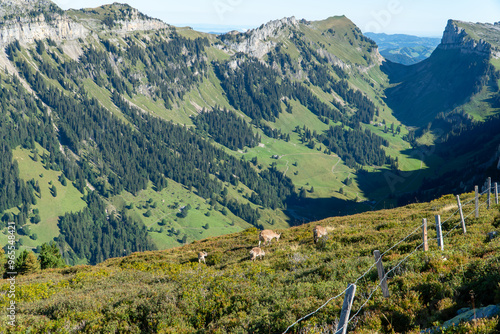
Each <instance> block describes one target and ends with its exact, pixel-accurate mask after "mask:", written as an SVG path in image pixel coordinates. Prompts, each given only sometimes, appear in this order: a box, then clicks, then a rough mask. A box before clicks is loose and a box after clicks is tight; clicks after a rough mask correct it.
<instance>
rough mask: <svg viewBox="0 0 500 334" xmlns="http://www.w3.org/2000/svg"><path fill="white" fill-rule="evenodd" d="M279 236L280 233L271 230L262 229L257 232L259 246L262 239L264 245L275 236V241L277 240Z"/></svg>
mask: <svg viewBox="0 0 500 334" xmlns="http://www.w3.org/2000/svg"><path fill="white" fill-rule="evenodd" d="M280 237H281V233H280V234H278V233H274V232H273V231H271V230H262V231H260V233H259V247H260V243H261V241H264V245H266V244H270V243H271V240H273V239H274V238H276V241H279V240H280Z"/></svg>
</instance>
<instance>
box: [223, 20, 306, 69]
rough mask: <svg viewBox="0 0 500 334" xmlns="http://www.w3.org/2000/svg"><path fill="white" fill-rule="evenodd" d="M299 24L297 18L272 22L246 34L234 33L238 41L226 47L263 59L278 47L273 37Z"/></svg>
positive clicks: (231, 41) (230, 41) (228, 43)
mask: <svg viewBox="0 0 500 334" xmlns="http://www.w3.org/2000/svg"><path fill="white" fill-rule="evenodd" d="M298 24H299V21H298V20H297V19H296V18H295V17H289V18H284V19H281V20H275V21H270V22H268V23H266V24H265V25H262V26H261V27H259V28H257V29H252V30H250V31H247V32H246V33H236V32H232V33H230V34H232V35H234V36H235V37H236V38H235V40H236V41H233V40H228V41H226V45H227V46H228V47H229V48H230V49H232V50H234V51H236V52H243V53H246V54H249V55H251V56H254V57H257V58H259V59H261V58H262V57H263V56H264V55H265V54H267V53H268V52H269V51H270V50H271V49H272V48H274V47H276V42H274V41H272V40H270V38H271V37H276V36H278V35H279V34H280V32H282V31H283V30H284V29H285V28H286V27H289V26H297V25H298Z"/></svg>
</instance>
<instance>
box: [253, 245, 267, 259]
mask: <svg viewBox="0 0 500 334" xmlns="http://www.w3.org/2000/svg"><path fill="white" fill-rule="evenodd" d="M250 255H252V261H255V259H256V258H257V257H258V256H260V258H261V259H262V257H263V256H264V255H266V253H264V251H263V250H262V249H260V248H259V247H254V248H252V250H251V251H250Z"/></svg>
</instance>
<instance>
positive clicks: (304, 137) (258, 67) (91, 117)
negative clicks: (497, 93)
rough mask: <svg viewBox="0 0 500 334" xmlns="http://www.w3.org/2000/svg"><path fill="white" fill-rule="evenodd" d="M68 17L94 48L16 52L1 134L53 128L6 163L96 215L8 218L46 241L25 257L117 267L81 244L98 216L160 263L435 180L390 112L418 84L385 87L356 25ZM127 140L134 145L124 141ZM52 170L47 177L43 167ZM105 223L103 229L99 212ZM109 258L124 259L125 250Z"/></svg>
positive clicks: (52, 45)
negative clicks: (45, 248) (191, 248)
mask: <svg viewBox="0 0 500 334" xmlns="http://www.w3.org/2000/svg"><path fill="white" fill-rule="evenodd" d="M54 15H59V14H54ZM60 16H61V17H63V18H64V19H67V20H69V21H71V22H77V23H78V24H81V25H82V26H84V27H85V29H87V30H88V31H89V33H88V34H87V35H86V36H84V37H82V38H80V39H78V38H77V39H76V40H73V39H72V40H70V39H65V38H60V39H57V40H53V39H52V38H50V39H35V38H33V39H31V38H30V39H26V40H25V42H26V43H19V41H17V42H16V41H14V42H11V43H9V44H8V45H7V47H6V49H5V51H6V53H5V62H6V64H7V65H8V66H10V67H9V68H10V69H11V70H12V72H15V73H16V74H17V75H18V76H19V78H21V83H23V84H25V86H26V87H27V92H24V91H22V90H20V87H19V85H18V82H17V76H16V79H14V78H11V77H10V76H7V75H6V76H5V77H3V78H2V79H1V80H3V81H2V82H4V86H5V87H6V92H9V93H8V94H7V93H6V94H7V95H6V98H5V101H8V102H5V103H4V104H5V106H4V109H3V117H4V118H5V122H4V123H3V125H2V126H3V127H4V131H6V132H7V133H9V134H10V133H12V132H11V131H12V129H13V128H15V126H14V125H16V126H21V127H22V128H29V127H30V126H32V125H29V124H35V123H37V122H39V123H43V124H44V128H46V129H49V130H47V131H48V133H46V134H44V135H41V134H39V133H38V132H36V131H35V132H33V134H31V133H29V132H28V133H25V132H23V136H25V135H26V136H25V137H22V140H21V139H19V138H18V137H16V136H13V135H9V136H13V137H12V138H13V140H12V143H11V144H9V145H12V146H11V147H9V150H13V151H15V152H16V154H15V155H14V157H15V162H16V163H18V164H19V165H21V166H22V170H23V171H24V172H23V174H22V177H17V176H14V177H13V178H14V179H15V180H18V181H19V182H21V180H19V178H21V179H22V181H24V182H25V183H26V187H27V188H26V189H27V190H26V191H27V192H29V191H30V190H29V189H31V188H33V191H34V192H33V194H37V195H38V196H42V195H41V192H39V191H36V190H35V188H36V189H39V190H40V189H43V191H45V188H44V187H41V188H40V187H35V186H36V183H37V182H38V183H40V182H52V184H51V189H52V186H54V187H55V185H57V186H58V187H64V185H62V182H61V181H60V180H58V178H62V176H61V175H59V176H57V177H56V176H55V175H54V174H51V178H50V180H47V178H46V177H45V175H44V174H45V173H43V171H40V172H39V173H30V172H29V170H30V169H32V170H40V167H42V168H48V169H49V170H53V171H57V172H61V173H62V175H64V178H63V179H68V180H70V181H71V182H72V184H73V185H74V187H75V189H78V190H79V191H80V193H81V195H82V196H81V198H76V199H75V203H76V202H79V203H81V200H82V199H84V200H85V203H86V204H87V207H86V209H87V208H88V210H90V212H89V211H79V213H73V214H72V213H71V211H72V208H70V207H69V206H67V207H65V210H67V211H64V212H62V213H61V212H57V215H55V216H54V215H52V214H51V213H48V212H47V211H44V210H41V211H40V212H41V216H40V217H36V214H34V213H33V210H35V209H39V208H40V206H43V205H44V204H43V203H44V202H46V201H47V198H46V197H44V198H38V200H36V199H30V200H31V202H32V203H31V204H30V203H24V205H22V204H16V206H9V207H5V208H3V209H4V211H7V212H6V213H4V215H6V217H9V215H11V214H12V215H14V218H15V219H16V220H17V221H19V222H20V224H22V223H23V222H24V223H25V225H26V226H27V228H29V229H31V230H32V231H34V233H37V234H40V235H41V236H42V237H40V239H38V240H39V241H36V240H32V239H31V238H30V239H28V237H29V235H26V236H23V237H22V239H23V242H25V245H26V246H27V247H36V246H38V245H40V244H41V243H42V242H46V241H50V240H52V239H54V238H55V240H56V241H57V242H59V246H60V247H61V249H64V250H65V252H64V256H65V258H66V259H67V260H68V261H72V263H80V261H83V263H85V261H88V260H89V259H92V260H91V261H93V262H94V261H96V259H102V258H106V256H109V254H111V253H109V252H108V250H107V249H106V250H103V249H102V247H101V248H99V246H97V245H96V242H94V241H93V240H90V239H91V238H88V239H89V243H90V244H91V246H92V247H94V248H92V249H93V250H92V251H85V248H84V247H83V246H82V245H81V244H80V243H79V242H78V239H77V238H74V234H78V233H83V232H82V231H83V230H80V228H81V227H82V226H87V227H88V228H93V229H96V231H95V233H96V235H100V234H102V233H104V235H106V233H107V231H103V230H102V229H99V227H98V226H96V225H92V224H91V222H90V220H89V217H90V215H91V214H93V215H95V217H96V221H97V220H98V221H102V222H103V223H104V220H106V217H113V219H114V220H111V221H112V222H113V224H115V226H114V227H113V228H116V229H120V228H121V226H122V225H121V224H123V223H124V222H129V221H134V222H136V223H137V225H136V226H137V229H138V235H141V237H144V238H145V240H147V239H148V238H149V237H150V238H153V239H154V241H155V242H156V243H157V245H158V247H159V248H169V247H174V246H178V245H180V244H183V243H186V242H191V241H194V240H198V239H200V238H202V237H206V236H214V235H217V234H223V233H229V232H234V231H238V230H241V229H244V228H248V227H249V226H257V227H259V228H261V229H262V228H273V227H287V226H291V225H295V224H300V223H302V222H305V221H310V220H316V219H320V218H324V217H328V216H331V215H333V214H335V215H345V214H347V213H353V212H359V211H366V210H371V209H374V208H376V207H386V206H387V207H390V206H393V205H396V204H397V203H398V198H399V197H400V196H401V195H404V194H405V193H408V192H410V193H411V192H413V191H418V190H419V186H420V185H421V184H422V182H424V180H425V177H428V176H430V175H433V173H434V171H435V170H438V171H439V170H440V169H439V168H438V167H435V165H433V168H432V169H431V168H427V167H429V166H430V163H429V165H427V164H428V162H427V161H424V159H423V158H422V159H418V158H415V157H419V156H420V151H421V150H422V148H421V147H420V146H419V145H420V144H419V141H420V142H422V141H423V140H424V139H425V138H426V137H425V135H422V136H421V134H419V133H418V136H417V137H419V138H416V139H415V138H413V137H411V134H412V132H411V131H410V130H411V129H408V128H407V127H406V126H404V125H403V124H401V123H400V121H399V120H398V118H399V117H400V116H399V114H398V112H399V110H397V108H394V110H391V108H390V105H387V104H386V102H385V101H384V96H385V94H388V93H391V91H390V89H393V88H396V89H401V88H404V84H403V85H399V86H395V85H393V86H391V83H390V82H389V78H390V79H391V80H394V78H395V77H394V74H397V75H400V77H402V78H403V79H404V78H408V77H409V76H411V75H413V74H412V73H408V72H405V71H406V70H407V69H405V68H404V67H397V66H394V67H393V68H389V70H392V73H389V72H391V71H389V72H387V73H389V77H388V76H387V73H384V72H383V71H382V69H387V68H385V67H384V66H382V67H381V66H380V64H381V62H382V59H381V56H380V54H379V53H378V51H377V46H376V44H375V43H374V42H373V41H372V40H370V39H369V38H367V37H366V36H364V35H363V34H362V33H361V31H360V30H359V28H357V27H356V26H355V25H354V24H353V23H352V21H350V20H349V19H347V18H346V17H345V16H337V17H330V18H328V19H325V20H322V21H313V22H309V21H305V20H297V19H294V18H285V19H282V20H276V21H272V22H270V23H268V24H265V25H262V26H261V27H260V28H257V29H255V30H252V31H249V32H247V33H229V34H224V35H220V36H214V35H210V34H203V33H199V32H196V31H194V30H191V29H187V28H176V27H173V26H169V25H166V24H165V23H159V21H158V20H154V19H151V18H148V17H146V16H144V15H143V14H140V13H139V12H138V11H137V10H135V9H133V8H131V7H129V6H126V5H121V4H113V5H106V6H102V7H98V8H95V9H83V10H70V11H67V12H65V13H63V15H60ZM40 17H42V16H40ZM38 20H40V18H38ZM127 20H129V22H132V23H133V24H130V25H128V26H127V25H126V24H125V23H126V22H127ZM55 22H56V21H52V23H53V24H56V23H55ZM137 22H143V23H139V24H136V23H137ZM148 22H149V23H148ZM149 28H152V30H143V29H149ZM451 51H453V50H451ZM451 51H450V50H440V51H439V52H451ZM256 55H258V56H259V57H255V56H256ZM448 60H449V58H447V56H443V59H442V61H443V62H444V63H446V62H447V61H448ZM458 67H459V68H462V67H463V66H458ZM435 68H437V69H440V66H435ZM463 68H465V67H463ZM427 70H429V69H427ZM433 71H434V69H433ZM417 72H418V71H417ZM421 72H422V71H421ZM422 73H424V72H422ZM428 73H430V72H427V74H428ZM492 73H493V72H492ZM417 74H418V73H417ZM480 74H481V73H480ZM450 75H451V74H450ZM396 77H397V76H396ZM437 79H440V78H437ZM416 81H418V80H416ZM479 83H480V84H482V81H479ZM392 84H394V82H393V83H392ZM411 84H415V80H414V81H413V82H410V87H412V86H411ZM481 87H482V86H481ZM424 89H425V87H424ZM14 91H18V92H17V94H18V95H19V96H26V99H27V100H29V101H31V99H33V102H31V103H29V104H28V107H27V109H26V111H25V113H26V115H28V116H27V118H23V117H19V112H16V110H15V108H13V107H12V106H13V105H18V104H19V103H20V102H19V101H15V99H13V98H11V93H10V92H14ZM28 92H29V94H28ZM445 92H446V91H445ZM30 94H31V95H30ZM438 94H440V95H443V94H442V92H441V91H439V92H438ZM388 95H389V96H390V94H388ZM28 96H31V97H30V98H28ZM404 96H407V95H406V93H405V95H404ZM428 102H429V101H428ZM430 102H432V101H430ZM81 106H85V108H86V109H85V108H82V107H81ZM68 110H72V112H68ZM443 110H444V109H443ZM393 111H394V112H393ZM439 111H442V110H441V109H439ZM394 115H396V116H397V117H398V118H396V117H394ZM431 116H432V115H431ZM456 118H457V119H459V120H460V119H462V120H463V119H464V117H462V116H460V115H457V116H456ZM27 119H30V122H32V123H29V122H28V123H26V122H25V121H26V120H27ZM96 119H99V120H100V122H96ZM401 119H402V120H404V117H401ZM450 119H451V118H450ZM81 120H85V122H82V121H81ZM25 123H26V124H25ZM222 123H224V125H225V126H221V124H222ZM51 127H52V128H51ZM30 129H31V128H30ZM51 129H52V130H51ZM162 129H163V130H162ZM229 129H232V130H231V131H229ZM33 131H34V130H33ZM112 131H114V132H113V133H114V134H115V135H114V136H111V135H110V132H112ZM422 131H423V130H422ZM115 132H116V133H115ZM231 132H233V134H231ZM35 133H36V136H38V137H36V136H35ZM166 133H171V134H172V137H169V136H167V135H166ZM234 134H238V135H237V136H239V137H238V138H236V137H235V135H234ZM47 136H48V137H50V140H49V139H47V138H45V137H47ZM42 137H43V138H45V139H44V141H43V142H41V141H42V140H41V139H39V138H42ZM121 137H123V138H128V139H127V142H126V143H122V142H120V141H117V139H119V138H121ZM179 138H184V139H185V140H184V141H183V142H179ZM422 138H424V139H422ZM153 143H154V145H153ZM19 145H21V148H20V147H19ZM40 145H42V146H40ZM37 151H38V152H43V154H41V153H36V152H37ZM139 152H141V153H139ZM42 156H43V159H42V160H43V164H40V163H38V162H37V161H35V159H38V158H39V157H42ZM23 157H31V158H30V159H24V160H23V159H22V158H23ZM310 157H314V159H310ZM432 158H433V160H436V161H441V160H439V159H442V156H433V157H432ZM207 162H208V163H207ZM9 163H14V162H9ZM43 166H45V167H43ZM186 166H189V171H188V170H186V168H187V167H186ZM434 168H437V169H434ZM181 171H182V172H181ZM415 171H416V172H415ZM394 173H398V174H401V175H407V174H405V173H413V174H414V175H415V176H414V178H407V177H401V178H399V179H397V180H400V179H403V180H404V181H405V182H401V183H402V184H396V186H394V184H392V183H391V182H389V181H388V176H390V175H394ZM16 178H17V179H16ZM16 182H17V181H16ZM471 182H472V181H471ZM56 188H57V187H56ZM40 191H42V190H40ZM52 193H54V194H57V192H54V191H52ZM49 194H50V193H49ZM89 194H98V196H89ZM49 196H52V197H54V198H56V197H55V196H53V195H49ZM35 197H36V196H35ZM55 200H56V201H57V200H58V199H57V198H56V199H55ZM101 201H102V203H101ZM6 203H10V202H9V201H6ZM91 204H92V205H91ZM9 205H10V204H9ZM102 207H105V208H106V210H107V213H106V215H103V214H102V213H101V212H94V211H98V210H100V208H102ZM186 208H187V209H186ZM92 210H94V211H92ZM113 212H114V213H113ZM62 216H64V217H65V219H64V224H59V225H58V223H57V221H58V219H59V218H60V217H62ZM82 217H83V218H82ZM38 218H40V219H38ZM6 219H7V218H6ZM110 219H111V218H110ZM128 219H130V220H128ZM40 220H41V223H40V224H39V225H37V224H35V223H32V221H38V222H40ZM68 221H69V222H71V221H74V222H75V223H74V224H71V223H68ZM49 224H52V225H51V229H50V231H52V232H51V233H53V231H58V230H59V231H60V233H61V235H60V236H58V235H53V234H50V235H49V234H47V233H43V232H44V227H45V226H47V225H49ZM79 224H81V225H82V226H79ZM143 226H145V228H147V233H143V230H142V227H143ZM73 227H74V228H73ZM62 229H63V230H64V231H63V230H62ZM47 230H48V229H47ZM139 232H140V233H139ZM106 238H107V236H106ZM42 240H43V241H42ZM112 240H113V239H112ZM115 241H116V242H117V244H121V243H123V244H127V243H130V242H131V240H128V239H126V238H122V239H120V240H113V242H115ZM110 244H111V243H110ZM147 244H149V245H150V244H151V243H147ZM123 249H127V250H128V251H133V249H134V248H133V247H132V246H130V245H129V246H127V247H125V248H123ZM123 249H122V250H123ZM113 252H114V253H113V255H115V256H118V255H120V254H121V253H120V254H118V253H116V252H117V247H115V249H114V250H113ZM90 253H92V254H90ZM94 253H98V254H99V255H96V254H94ZM104 254H108V255H104ZM90 255H92V257H90ZM99 261H100V260H99Z"/></svg>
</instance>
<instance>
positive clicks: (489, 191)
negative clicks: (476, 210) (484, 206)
mask: <svg viewBox="0 0 500 334" xmlns="http://www.w3.org/2000/svg"><path fill="white" fill-rule="evenodd" d="M490 207H491V177H489V178H488V210H489V209H490Z"/></svg>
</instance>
